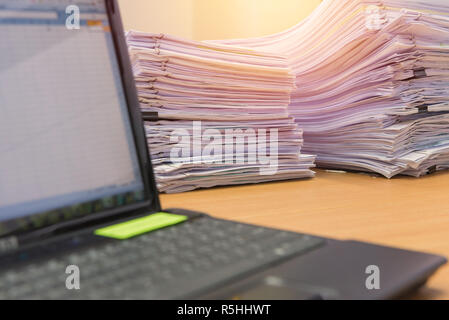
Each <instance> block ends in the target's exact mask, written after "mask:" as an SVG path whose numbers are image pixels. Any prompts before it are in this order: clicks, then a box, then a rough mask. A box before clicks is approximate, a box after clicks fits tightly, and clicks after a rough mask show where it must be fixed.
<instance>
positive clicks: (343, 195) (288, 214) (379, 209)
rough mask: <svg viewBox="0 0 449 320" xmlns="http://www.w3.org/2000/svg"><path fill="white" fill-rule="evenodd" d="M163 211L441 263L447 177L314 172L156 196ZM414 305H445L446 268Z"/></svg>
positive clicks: (448, 219)
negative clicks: (404, 252)
mask: <svg viewBox="0 0 449 320" xmlns="http://www.w3.org/2000/svg"><path fill="white" fill-rule="evenodd" d="M161 199H162V204H163V207H164V208H169V207H181V208H186V209H193V210H198V211H203V212H206V213H209V214H211V215H212V216H215V217H220V218H225V219H231V220H236V221H240V222H246V223H252V224H257V225H262V226H268V227H274V228H280V229H285V230H291V231H297V232H302V233H308V234H314V235H319V236H324V237H329V238H335V239H345V240H348V239H355V240H361V241H367V242H374V243H378V244H383V245H388V246H395V247H401V248H407V249H412V250H419V251H426V252H431V253H436V254H441V255H444V256H446V257H449V172H445V173H439V174H435V175H432V176H428V177H424V178H422V179H415V178H407V177H400V178H395V179H392V180H387V179H384V178H380V177H373V176H369V175H364V174H352V173H347V174H342V173H329V172H325V171H322V170H319V171H318V174H317V177H316V178H315V179H311V180H303V181H292V182H282V183H268V184H260V185H254V186H241V187H230V188H216V189H210V190H201V191H194V192H189V193H184V194H175V195H162V196H161ZM416 298H423V299H449V267H445V268H444V269H442V270H441V271H440V272H439V273H438V274H437V275H436V276H435V277H434V278H432V280H431V281H430V283H429V286H428V287H426V288H424V289H422V290H421V291H420V292H419V293H418V294H417V296H416Z"/></svg>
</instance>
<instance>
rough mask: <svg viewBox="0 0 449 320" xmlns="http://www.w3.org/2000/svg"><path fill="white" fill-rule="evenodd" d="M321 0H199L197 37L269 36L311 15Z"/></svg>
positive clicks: (195, 20)
mask: <svg viewBox="0 0 449 320" xmlns="http://www.w3.org/2000/svg"><path fill="white" fill-rule="evenodd" d="M319 3H320V0H195V8H194V9H195V10H194V13H195V17H194V35H195V38H197V39H201V40H205V39H227V38H231V39H232V38H246V37H257V36H262V35H269V34H273V33H277V32H280V31H283V30H285V29H287V28H290V27H292V26H294V25H295V24H297V23H298V22H299V21H300V20H302V19H303V18H305V17H307V15H309V14H310V13H311V12H312V10H313V9H314V8H315V7H316V6H317V5H318V4H319Z"/></svg>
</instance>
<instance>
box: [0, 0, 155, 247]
mask: <svg viewBox="0 0 449 320" xmlns="http://www.w3.org/2000/svg"><path fill="white" fill-rule="evenodd" d="M142 208H146V209H147V210H148V211H150V212H156V211H160V204H159V199H158V194H157V191H156V187H155V182H154V176H153V172H152V166H151V162H150V159H149V156H148V149H147V142H146V139H145V134H144V129H143V125H142V120H141V116H140V112H139V101H138V97H137V93H136V88H135V84H134V78H133V76H132V72H131V65H130V61H129V56H128V51H127V47H126V42H125V39H124V32H123V27H122V23H121V20H120V15H119V11H118V4H117V2H116V1H115V0H39V1H35V0H0V240H1V239H7V238H8V239H9V238H11V236H14V237H15V236H18V237H19V238H20V236H24V235H29V234H30V233H39V232H41V233H42V230H48V229H54V228H55V226H58V227H59V226H64V225H72V224H78V223H81V222H83V223H85V222H90V221H91V220H95V219H104V218H105V217H111V218H112V217H115V216H119V215H123V214H124V213H130V215H132V214H133V213H134V212H138V211H139V209H142ZM148 211H147V212H148Z"/></svg>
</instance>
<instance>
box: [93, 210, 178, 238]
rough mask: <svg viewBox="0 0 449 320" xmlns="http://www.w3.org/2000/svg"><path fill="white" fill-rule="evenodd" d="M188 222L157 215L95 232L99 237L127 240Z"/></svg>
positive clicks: (164, 214)
mask: <svg viewBox="0 0 449 320" xmlns="http://www.w3.org/2000/svg"><path fill="white" fill-rule="evenodd" d="M186 220H187V217H186V216H181V215H177V214H171V213H165V212H160V213H155V214H152V215H151V216H148V217H143V218H139V219H135V220H131V221H127V222H124V223H120V224H116V225H113V226H110V227H106V228H102V229H98V230H96V231H95V234H96V235H97V236H102V237H107V238H113V239H118V240H127V239H130V238H133V237H137V236H140V235H142V234H145V233H148V232H151V231H156V230H159V229H162V228H166V227H170V226H173V225H175V224H178V223H181V222H184V221H186Z"/></svg>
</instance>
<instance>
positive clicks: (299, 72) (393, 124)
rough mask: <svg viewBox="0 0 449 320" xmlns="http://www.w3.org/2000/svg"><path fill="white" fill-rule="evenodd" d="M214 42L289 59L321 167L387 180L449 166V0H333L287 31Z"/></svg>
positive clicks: (299, 111)
mask: <svg viewBox="0 0 449 320" xmlns="http://www.w3.org/2000/svg"><path fill="white" fill-rule="evenodd" d="M211 43H212V42H211ZM213 43H221V44H228V45H236V46H239V47H248V48H252V49H258V50H263V51H270V52H276V53H279V52H280V53H283V54H285V55H287V56H288V57H289V61H290V65H291V66H292V69H293V70H294V73H295V74H296V86H297V89H296V90H295V91H294V92H293V93H292V101H291V104H290V108H289V109H290V113H291V114H292V115H293V116H294V117H295V119H296V122H297V123H298V124H299V125H300V127H301V128H303V129H304V139H305V145H304V151H305V152H308V153H312V154H316V155H318V158H317V163H318V164H319V165H321V166H324V167H330V168H343V169H355V170H364V171H372V172H378V173H380V174H383V175H384V176H386V177H393V176H395V175H397V174H407V175H413V176H421V175H424V174H427V173H430V172H434V171H435V170H441V169H446V168H448V167H449V115H448V113H449V3H448V2H447V0H428V1H419V0H385V1H382V4H381V3H380V2H379V1H375V0H365V1H362V0H339V1H332V0H325V1H323V3H322V4H321V5H320V6H319V7H318V9H317V10H316V11H315V12H313V13H312V14H311V15H310V16H309V17H308V18H307V19H306V20H304V21H303V22H301V23H300V24H298V25H297V26H295V27H293V28H292V29H290V30H287V31H285V32H283V33H280V34H276V35H273V36H268V37H264V38H259V39H242V40H229V41H213Z"/></svg>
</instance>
